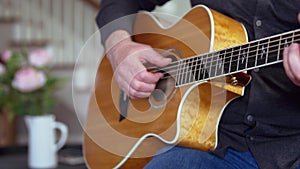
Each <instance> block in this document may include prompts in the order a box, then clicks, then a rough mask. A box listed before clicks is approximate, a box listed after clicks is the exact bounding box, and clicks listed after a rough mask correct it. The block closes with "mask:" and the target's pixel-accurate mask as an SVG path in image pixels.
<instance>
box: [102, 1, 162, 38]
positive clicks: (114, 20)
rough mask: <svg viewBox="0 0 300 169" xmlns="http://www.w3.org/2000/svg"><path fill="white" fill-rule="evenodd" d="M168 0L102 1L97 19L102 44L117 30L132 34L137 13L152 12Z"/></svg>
mask: <svg viewBox="0 0 300 169" xmlns="http://www.w3.org/2000/svg"><path fill="white" fill-rule="evenodd" d="M167 1H168V0H102V1H101V4H100V10H99V12H98V15H97V17H96V22H97V25H98V27H99V29H100V32H101V40H102V43H104V42H105V40H106V39H107V37H108V36H109V35H110V34H111V33H112V32H114V31H116V30H125V31H127V32H128V33H130V34H132V25H133V22H134V19H135V15H134V14H135V13H137V12H138V11H139V10H147V11H152V10H153V9H154V8H155V6H156V5H163V4H164V3H166V2H167Z"/></svg>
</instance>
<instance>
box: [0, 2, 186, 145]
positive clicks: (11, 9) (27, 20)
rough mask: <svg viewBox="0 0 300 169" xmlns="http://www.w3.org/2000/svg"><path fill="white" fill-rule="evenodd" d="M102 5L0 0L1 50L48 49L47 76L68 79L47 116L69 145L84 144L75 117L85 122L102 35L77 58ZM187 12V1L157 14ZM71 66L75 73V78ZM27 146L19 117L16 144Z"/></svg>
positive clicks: (93, 30)
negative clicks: (65, 132) (60, 126)
mask: <svg viewBox="0 0 300 169" xmlns="http://www.w3.org/2000/svg"><path fill="white" fill-rule="evenodd" d="M100 1H101V0H0V35H1V38H0V51H1V52H2V51H4V50H6V49H11V50H19V49H21V48H25V49H26V50H31V49H35V48H44V49H47V50H48V51H51V54H52V55H53V59H52V60H51V62H52V63H51V73H53V74H54V75H56V76H60V77H63V78H65V79H66V80H65V81H64V85H63V87H62V88H61V90H59V92H57V93H55V97H56V98H57V99H58V100H59V104H58V105H57V106H56V107H55V109H54V110H52V112H51V113H53V114H55V115H56V118H57V120H58V121H62V122H64V123H66V124H67V125H68V127H69V130H70V134H69V138H68V143H69V144H81V142H82V139H83V137H82V136H83V131H82V127H81V125H80V123H79V121H78V119H77V116H78V117H79V118H81V120H80V121H84V117H85V113H86V109H87V102H88V98H89V94H90V92H91V89H92V86H90V85H91V81H93V79H91V78H92V77H90V74H89V68H90V66H89V64H90V63H91V62H95V60H97V58H99V57H100V56H101V55H103V48H102V46H101V44H100V41H99V38H100V37H93V38H91V39H90V41H89V45H87V46H85V48H87V49H85V50H86V51H88V52H84V55H89V56H87V57H86V59H80V62H79V63H78V64H77V65H76V61H77V60H78V57H79V55H80V54H81V56H80V57H83V58H84V57H85V56H82V54H83V53H80V52H81V50H82V48H83V47H84V45H85V43H86V41H87V40H88V39H89V38H90V37H92V35H93V34H94V33H95V32H96V31H97V30H98V28H97V26H96V24H95V16H96V14H97V11H98V7H99V4H100ZM188 8H189V2H188V0H186V1H182V0H172V1H170V2H169V3H167V4H166V5H164V6H163V7H159V8H157V9H156V11H157V12H165V11H166V12H168V13H169V14H174V15H178V16H180V15H182V14H183V13H184V12H185V11H186V10H187V9H188ZM178 9H180V10H178ZM99 51H100V52H99ZM93 57H94V58H95V60H93ZM75 65H76V69H77V70H78V71H75V73H74V74H73V72H74V69H75ZM72 81H73V82H74V84H73V89H74V92H76V96H79V98H81V99H80V100H82V105H77V107H78V108H79V109H80V110H76V111H75V108H74V102H73V98H72ZM76 104H77V103H76ZM76 112H77V113H78V115H77V114H76ZM26 142H27V132H26V127H25V126H24V121H23V119H19V121H18V125H17V131H16V142H15V144H18V145H24V144H26Z"/></svg>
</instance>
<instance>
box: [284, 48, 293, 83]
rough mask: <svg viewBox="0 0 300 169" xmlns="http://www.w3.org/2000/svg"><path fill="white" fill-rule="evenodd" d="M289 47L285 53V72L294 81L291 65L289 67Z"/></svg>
mask: <svg viewBox="0 0 300 169" xmlns="http://www.w3.org/2000/svg"><path fill="white" fill-rule="evenodd" d="M289 49H290V48H289V47H286V48H284V51H283V67H284V70H285V73H286V75H287V76H288V77H289V78H290V79H294V75H293V74H292V72H291V69H290V65H289V60H288V59H289V57H288V55H289Z"/></svg>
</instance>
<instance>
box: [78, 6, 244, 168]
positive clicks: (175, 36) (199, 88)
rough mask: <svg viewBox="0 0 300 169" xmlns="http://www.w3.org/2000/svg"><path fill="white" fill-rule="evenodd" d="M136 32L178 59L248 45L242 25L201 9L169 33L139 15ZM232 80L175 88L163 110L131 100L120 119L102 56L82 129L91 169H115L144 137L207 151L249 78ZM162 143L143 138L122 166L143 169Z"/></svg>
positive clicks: (145, 101)
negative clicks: (225, 112) (228, 107)
mask: <svg viewBox="0 0 300 169" xmlns="http://www.w3.org/2000/svg"><path fill="white" fill-rule="evenodd" d="M143 23H147V26H145V24H143ZM199 30H200V31H199ZM186 32H188V33H186ZM135 33H136V35H135V36H134V37H133V38H134V40H135V41H137V42H140V43H145V44H149V45H151V46H152V47H153V48H155V49H160V50H168V49H174V48H175V49H176V51H180V56H177V57H183V58H187V57H191V56H194V55H198V54H201V53H207V52H210V51H212V50H218V49H224V48H226V47H230V46H234V45H237V44H241V43H244V42H246V41H247V40H246V39H247V38H246V33H245V30H244V29H243V27H242V25H241V24H239V23H237V22H236V21H233V20H232V19H230V18H228V17H225V16H223V15H221V14H219V13H217V12H215V11H213V10H209V9H208V8H206V7H204V6H198V7H195V8H193V9H192V10H191V11H189V12H188V13H187V14H186V15H185V16H184V17H183V18H182V19H181V20H180V21H178V22H177V23H176V24H175V25H173V26H172V27H170V28H168V29H166V28H163V27H161V26H160V25H159V24H158V21H156V19H155V18H154V17H152V16H151V15H149V14H140V15H138V16H137V18H136V25H135ZM195 37H197V38H195ZM175 55H176V54H175ZM236 78H238V79H239V82H240V83H239V84H238V85H236V86H233V85H231V84H230V83H231V81H230V80H231V78H230V77H222V78H218V79H216V80H212V81H210V82H202V83H201V84H190V85H186V86H183V87H179V88H178V89H176V90H175V91H174V94H172V95H171V96H170V97H171V101H169V102H167V104H166V105H165V106H163V107H158V108H157V107H153V106H152V105H151V104H149V100H148V99H138V100H131V101H130V103H129V107H128V117H127V118H126V119H124V120H122V121H119V118H120V113H119V112H120V111H119V107H118V105H119V97H120V90H119V88H118V86H117V84H116V82H115V81H114V78H113V71H112V68H111V66H110V64H109V61H108V60H107V59H106V57H104V58H103V60H102V61H101V63H100V65H99V68H98V73H97V78H96V82H95V92H94V94H93V96H92V97H91V100H90V106H89V111H88V116H87V121H86V126H85V135H84V155H85V157H86V162H87V165H88V166H89V167H90V168H114V167H116V166H117V165H118V164H119V163H120V162H122V160H124V157H125V156H127V154H128V152H130V151H131V150H132V149H133V147H134V146H135V145H136V143H137V142H139V141H141V138H144V136H145V135H147V134H149V133H153V134H156V135H157V136H159V137H161V138H163V139H164V140H166V141H167V142H168V141H170V142H172V141H173V142H174V143H176V144H179V145H181V146H186V147H191V148H197V149H200V150H203V151H207V150H212V149H213V148H214V147H215V146H216V133H217V125H218V121H219V119H220V117H221V113H222V111H223V108H224V107H225V106H226V105H227V104H228V102H230V101H231V100H232V99H234V98H236V97H238V96H240V95H242V93H243V90H244V86H245V85H246V84H247V83H248V81H249V79H250V78H249V77H248V76H247V75H245V74H242V73H241V74H238V75H236ZM240 79H241V80H240ZM245 79H246V80H245ZM178 115H179V118H178ZM178 122H179V123H178ZM178 124H179V125H178ZM178 134H179V135H178ZM166 145H167V144H166V143H165V142H163V141H161V140H159V139H158V138H157V137H145V139H143V140H142V142H141V143H140V144H139V145H138V147H137V148H136V149H135V151H134V152H133V154H131V156H130V157H129V159H128V160H127V161H126V162H125V163H124V165H122V168H142V167H143V166H144V165H145V164H146V163H147V162H148V161H149V160H151V157H152V156H153V155H154V154H155V153H156V152H157V151H158V150H159V149H161V148H163V147H165V146H166Z"/></svg>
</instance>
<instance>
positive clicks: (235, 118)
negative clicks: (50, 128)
mask: <svg viewBox="0 0 300 169" xmlns="http://www.w3.org/2000/svg"><path fill="white" fill-rule="evenodd" d="M165 2H167V0H129V1H125V0H102V4H101V10H100V12H99V15H98V17H97V23H98V25H99V27H102V26H103V25H105V24H107V23H109V22H110V21H112V20H114V19H116V18H119V17H121V16H124V15H128V14H132V13H136V12H137V11H138V10H148V11H151V10H153V9H154V8H155V6H156V5H162V4H164V3H165ZM197 4H204V5H206V6H208V7H210V8H212V9H215V10H217V11H219V12H221V13H223V14H225V15H228V16H230V17H231V18H234V19H235V20H237V21H239V22H241V23H242V24H243V25H244V26H245V28H246V30H247V33H248V37H249V40H254V39H260V38H263V37H266V36H270V35H274V34H278V33H282V32H285V31H288V30H293V29H297V28H300V25H299V23H298V21H297V14H298V12H300V1H299V0H247V1H246V0H226V1H224V0H213V1H212V0H191V5H192V6H195V5H197ZM112 11H114V12H112ZM133 19H134V18H130V19H129V20H127V21H128V22H124V23H125V24H121V25H114V26H113V27H110V28H109V29H106V30H105V29H104V30H102V35H103V38H106V37H107V35H106V34H109V33H110V32H112V31H114V30H116V29H125V30H127V31H129V32H131V23H132V21H133ZM299 66H300V65H299ZM249 73H250V74H251V76H252V80H251V83H250V84H249V85H248V86H247V87H246V89H245V94H244V96H243V97H240V98H238V99H236V100H234V101H232V102H231V103H230V104H229V105H228V106H227V107H226V109H225V111H224V113H223V115H222V118H221V121H220V124H219V130H218V138H219V139H218V144H217V148H216V150H214V152H213V153H214V154H216V155H218V156H220V157H222V156H224V153H225V151H226V149H227V148H233V149H235V150H237V151H241V152H243V151H247V150H250V151H251V152H252V154H253V156H254V158H255V159H256V161H257V163H258V165H259V167H260V168H263V169H269V168H270V169H276V168H281V169H290V168H296V167H298V166H300V87H298V86H296V85H294V84H293V83H292V82H291V81H290V80H289V78H288V77H287V76H286V74H285V72H284V69H283V65H282V63H278V64H275V65H272V66H267V67H264V68H260V69H259V70H258V69H256V70H255V71H250V72H249Z"/></svg>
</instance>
